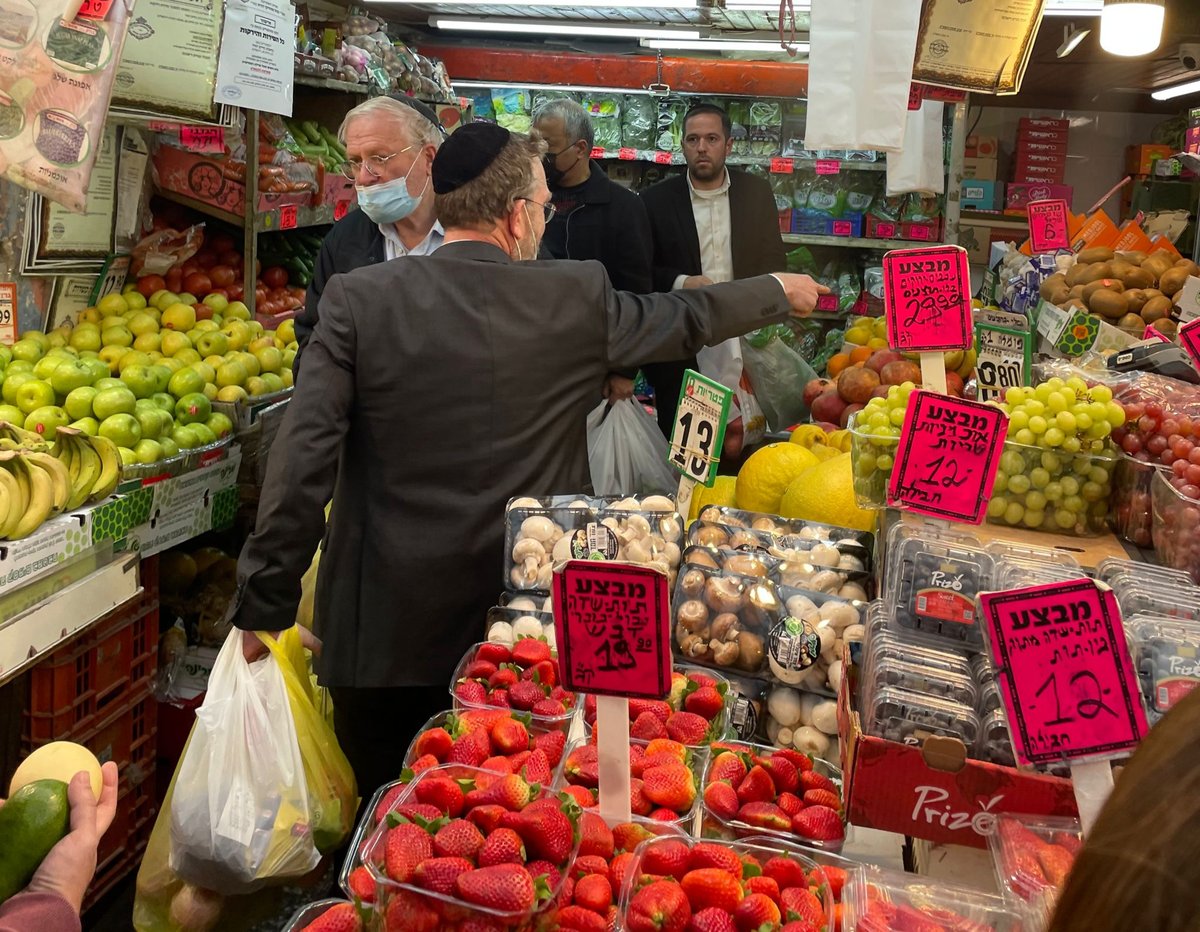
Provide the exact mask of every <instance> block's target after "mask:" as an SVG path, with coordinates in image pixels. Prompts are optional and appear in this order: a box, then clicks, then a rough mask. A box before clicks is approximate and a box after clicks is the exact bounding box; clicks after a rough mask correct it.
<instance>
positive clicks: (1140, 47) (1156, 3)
mask: <svg viewBox="0 0 1200 932" xmlns="http://www.w3.org/2000/svg"><path fill="white" fill-rule="evenodd" d="M1165 12H1166V3H1165V0H1104V12H1103V13H1101V14H1100V48H1102V49H1104V51H1106V52H1110V53H1111V54H1113V55H1121V56H1124V57H1127V58H1132V57H1134V56H1136V55H1149V54H1150V53H1151V52H1153V51H1154V50H1155V49H1156V48H1158V46H1159V44H1160V43H1161V42H1162V31H1163V14H1164V13H1165Z"/></svg>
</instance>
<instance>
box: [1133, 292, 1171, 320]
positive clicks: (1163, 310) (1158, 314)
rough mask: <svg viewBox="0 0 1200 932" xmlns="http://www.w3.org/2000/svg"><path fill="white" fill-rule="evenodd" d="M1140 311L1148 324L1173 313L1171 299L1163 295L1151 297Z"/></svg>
mask: <svg viewBox="0 0 1200 932" xmlns="http://www.w3.org/2000/svg"><path fill="white" fill-rule="evenodd" d="M1138 313H1139V314H1141V315H1142V320H1144V321H1145V322H1146V323H1148V324H1152V323H1154V321H1156V320H1162V319H1163V318H1164V317H1169V316H1170V314H1171V299H1170V298H1164V297H1162V296H1161V295H1159V296H1158V297H1157V298H1151V299H1150V300H1149V301H1147V302H1146V303H1145V304H1143V305H1142V309H1141V310H1140V311H1139V312H1138Z"/></svg>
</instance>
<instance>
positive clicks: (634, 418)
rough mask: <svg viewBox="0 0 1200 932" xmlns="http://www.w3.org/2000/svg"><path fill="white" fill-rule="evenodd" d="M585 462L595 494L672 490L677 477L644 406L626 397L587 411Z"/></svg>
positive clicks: (655, 424) (648, 492)
mask: <svg viewBox="0 0 1200 932" xmlns="http://www.w3.org/2000/svg"><path fill="white" fill-rule="evenodd" d="M587 427H588V463H589V464H590V466H591V471H592V486H593V487H594V489H595V492H596V494H597V495H637V494H650V493H661V494H667V493H670V492H673V491H675V489H676V488H677V487H678V485H679V480H678V477H677V476H676V475H675V473H674V472H673V471H672V470H671V467H670V466H668V465H667V453H668V447H667V441H666V439H665V438H664V437H663V435H662V431H660V430H659V429H658V422H657V421H655V420H654V418H652V417H651V416H650V415H649V414H647V413H646V409H645V408H643V407H642V406H641V404H639V403H638V401H637V400H636V399H633V398H629V399H626V400H625V401H618V402H617V403H616V404H614V405H612V406H611V407H610V406H609V404H608V402H607V401H602V402H601V403H600V404H599V405H598V406H597V407H596V408H595V409H594V410H593V411H592V413H591V414H589V415H588V420H587Z"/></svg>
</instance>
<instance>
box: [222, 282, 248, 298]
mask: <svg viewBox="0 0 1200 932" xmlns="http://www.w3.org/2000/svg"><path fill="white" fill-rule="evenodd" d="M225 291H226V293H227V294H228V295H229V300H230V301H241V300H242V299H243V298H244V297H245V294H246V289H245V288H243V287H242V283H241V282H234V283H233V284H232V285H230V286H229V287H228V288H227V289H225Z"/></svg>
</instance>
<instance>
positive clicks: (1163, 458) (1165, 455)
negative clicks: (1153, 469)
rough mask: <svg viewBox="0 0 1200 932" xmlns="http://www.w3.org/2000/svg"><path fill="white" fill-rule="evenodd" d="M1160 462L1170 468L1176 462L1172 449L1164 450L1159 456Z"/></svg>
mask: <svg viewBox="0 0 1200 932" xmlns="http://www.w3.org/2000/svg"><path fill="white" fill-rule="evenodd" d="M1158 461H1159V462H1160V463H1162V464H1163V465H1164V466H1170V465H1171V464H1172V463H1174V462H1175V454H1174V453H1172V452H1171V450H1170V448H1168V449H1166V450H1163V451H1162V452H1161V453H1160V454H1158Z"/></svg>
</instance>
